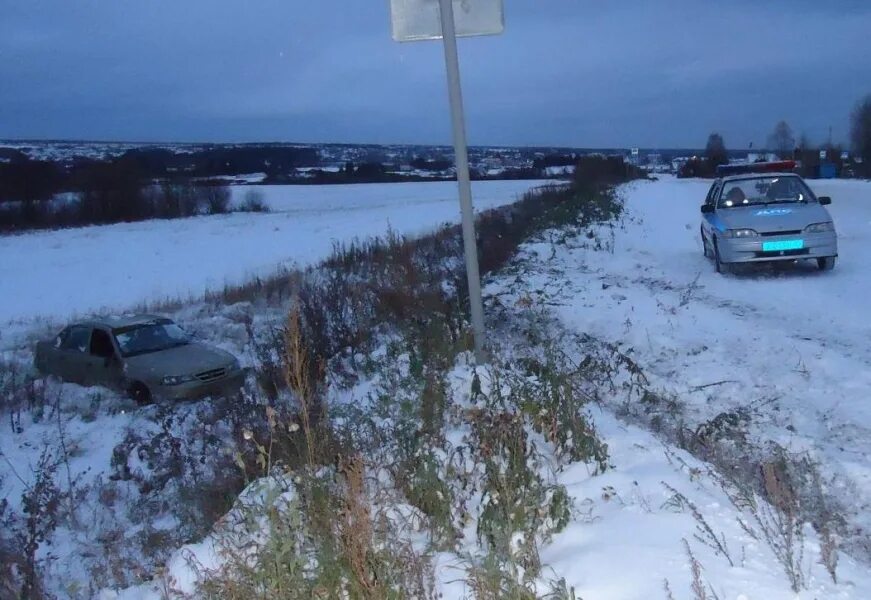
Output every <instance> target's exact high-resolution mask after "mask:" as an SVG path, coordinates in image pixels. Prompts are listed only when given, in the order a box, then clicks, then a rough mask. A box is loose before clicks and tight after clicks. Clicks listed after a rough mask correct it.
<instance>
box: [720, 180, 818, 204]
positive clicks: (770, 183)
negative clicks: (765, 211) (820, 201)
mask: <svg viewBox="0 0 871 600" xmlns="http://www.w3.org/2000/svg"><path fill="white" fill-rule="evenodd" d="M719 198H720V199H719V202H718V206H719V207H720V208H733V207H734V208H737V207H741V206H758V205H764V204H788V203H800V202H815V201H816V198H815V197H814V195H813V193H812V192H811V191H810V189H809V188H808V187H807V186H806V185H805V183H804V182H803V181H802V180H801V179H800V178H798V177H791V176H765V177H747V178H744V179H736V180H732V181H727V182H725V184H724V185H723V189H722V191H721V193H720V194H719Z"/></svg>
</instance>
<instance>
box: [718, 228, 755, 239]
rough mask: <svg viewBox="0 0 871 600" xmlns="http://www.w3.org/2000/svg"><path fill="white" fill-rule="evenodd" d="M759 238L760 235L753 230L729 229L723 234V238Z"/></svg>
mask: <svg viewBox="0 0 871 600" xmlns="http://www.w3.org/2000/svg"><path fill="white" fill-rule="evenodd" d="M758 236H759V234H758V233H756V231H755V230H753V229H727V230H726V231H724V232H723V237H726V238H752V237H758Z"/></svg>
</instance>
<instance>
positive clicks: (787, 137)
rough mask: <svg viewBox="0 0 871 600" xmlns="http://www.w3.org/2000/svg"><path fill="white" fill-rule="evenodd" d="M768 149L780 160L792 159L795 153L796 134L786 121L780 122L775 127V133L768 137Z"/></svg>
mask: <svg viewBox="0 0 871 600" xmlns="http://www.w3.org/2000/svg"><path fill="white" fill-rule="evenodd" d="M768 149H769V150H774V151H775V152H776V153H777V155H778V156H779V157H780V158H791V157H792V155H793V152H794V151H795V134H793V132H792V127H790V126H789V123H787V122H786V121H780V122H779V123H778V124H777V125H775V126H774V131H772V132H771V135H769V136H768Z"/></svg>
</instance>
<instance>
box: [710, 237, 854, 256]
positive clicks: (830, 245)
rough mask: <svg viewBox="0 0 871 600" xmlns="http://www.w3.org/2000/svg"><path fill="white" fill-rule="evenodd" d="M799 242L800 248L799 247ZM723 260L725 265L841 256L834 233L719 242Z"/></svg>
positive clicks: (723, 239) (721, 239)
mask: <svg viewBox="0 0 871 600" xmlns="http://www.w3.org/2000/svg"><path fill="white" fill-rule="evenodd" d="M799 242H800V247H798V246H799ZM717 245H718V248H719V250H720V260H721V261H722V262H724V263H752V262H766V261H773V260H774V261H779V260H802V259H813V258H826V257H830V256H837V255H838V237H837V235H836V234H835V233H834V232H826V233H813V234H804V235H787V236H757V237H754V238H720V239H718V240H717Z"/></svg>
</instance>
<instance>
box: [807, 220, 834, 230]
mask: <svg viewBox="0 0 871 600" xmlns="http://www.w3.org/2000/svg"><path fill="white" fill-rule="evenodd" d="M834 230H835V224H834V223H832V222H831V221H829V222H828V223H814V224H813V225H808V226H807V227H805V228H804V232H805V233H827V232H829V231H834Z"/></svg>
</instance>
